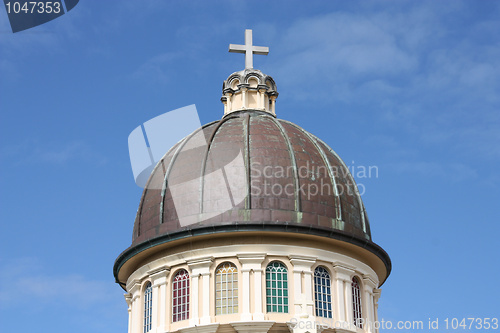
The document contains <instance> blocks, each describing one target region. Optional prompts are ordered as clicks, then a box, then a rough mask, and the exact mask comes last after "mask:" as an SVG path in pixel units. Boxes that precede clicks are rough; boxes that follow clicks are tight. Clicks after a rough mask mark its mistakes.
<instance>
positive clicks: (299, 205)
mask: <svg viewBox="0 0 500 333" xmlns="http://www.w3.org/2000/svg"><path fill="white" fill-rule="evenodd" d="M264 117H266V118H268V119H271V121H272V122H273V123H274V124H275V125H276V127H278V129H279V130H280V132H281V134H282V135H283V138H284V139H285V142H286V145H287V147H288V152H289V154H290V161H291V163H292V169H293V175H294V179H295V181H294V187H295V211H296V212H300V211H301V210H302V198H301V196H300V184H299V172H298V170H297V160H296V159H295V151H294V150H293V147H292V144H291V143H290V137H289V136H288V133H287V132H286V130H285V128H284V127H283V125H281V124H280V122H279V121H278V120H276V118H273V117H270V116H267V115H265V116H264Z"/></svg>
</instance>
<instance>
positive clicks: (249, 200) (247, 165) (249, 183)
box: [243, 113, 252, 209]
mask: <svg viewBox="0 0 500 333" xmlns="http://www.w3.org/2000/svg"><path fill="white" fill-rule="evenodd" d="M243 136H244V143H243V144H244V150H245V172H246V177H247V195H246V197H245V209H251V208H252V195H251V194H252V192H251V191H252V175H251V173H250V172H251V170H250V114H249V113H247V114H246V116H245V124H244V126H243Z"/></svg>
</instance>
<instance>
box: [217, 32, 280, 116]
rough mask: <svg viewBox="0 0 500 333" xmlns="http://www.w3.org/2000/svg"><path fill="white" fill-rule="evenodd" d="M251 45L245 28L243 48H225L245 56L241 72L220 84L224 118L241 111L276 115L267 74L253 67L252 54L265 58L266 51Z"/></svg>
mask: <svg viewBox="0 0 500 333" xmlns="http://www.w3.org/2000/svg"><path fill="white" fill-rule="evenodd" d="M252 44H253V43H252V30H250V29H247V30H245V45H235V44H230V45H229V52H234V53H245V69H244V70H242V71H239V72H235V73H233V74H231V75H229V77H228V78H227V80H225V81H224V84H223V85H222V97H221V101H222V103H223V104H224V116H226V115H227V114H230V113H232V112H235V111H242V110H258V111H265V112H267V113H270V114H272V115H273V116H276V112H275V104H276V98H277V97H278V92H277V91H276V83H275V82H274V80H273V78H272V77H270V76H269V75H266V74H264V73H262V72H261V71H260V70H258V69H254V68H253V55H254V54H262V55H267V54H268V53H269V48H268V47H263V46H253V45H252Z"/></svg>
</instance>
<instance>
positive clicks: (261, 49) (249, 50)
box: [229, 29, 269, 69]
mask: <svg viewBox="0 0 500 333" xmlns="http://www.w3.org/2000/svg"><path fill="white" fill-rule="evenodd" d="M252 44H253V42H252V30H251V29H247V30H245V45H236V44H229V52H233V53H245V69H247V68H250V69H252V68H253V55H254V53H255V54H262V55H267V54H268V53H269V48H268V47H267V46H253V45H252Z"/></svg>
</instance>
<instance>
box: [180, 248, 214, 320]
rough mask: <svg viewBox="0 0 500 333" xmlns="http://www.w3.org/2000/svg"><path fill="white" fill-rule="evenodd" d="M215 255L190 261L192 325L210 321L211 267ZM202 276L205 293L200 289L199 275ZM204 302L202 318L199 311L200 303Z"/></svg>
mask: <svg viewBox="0 0 500 333" xmlns="http://www.w3.org/2000/svg"><path fill="white" fill-rule="evenodd" d="M213 259H214V258H213V257H204V258H198V259H194V260H190V261H188V263H187V264H188V266H189V268H190V269H191V274H190V275H191V283H192V285H191V302H190V305H191V313H192V315H191V318H190V319H189V323H190V324H191V325H198V324H209V323H210V282H209V281H210V267H211V266H212V262H213ZM200 276H201V277H202V283H203V284H202V288H203V289H204V290H203V293H200V291H199V288H198V286H199V277H200ZM200 295H201V304H202V310H201V314H202V316H203V317H202V318H201V320H200V318H199V317H200V315H199V312H198V308H199V304H200Z"/></svg>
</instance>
